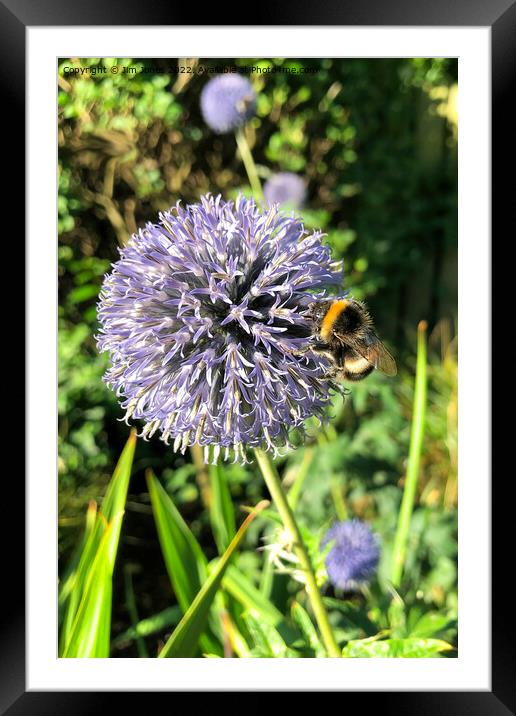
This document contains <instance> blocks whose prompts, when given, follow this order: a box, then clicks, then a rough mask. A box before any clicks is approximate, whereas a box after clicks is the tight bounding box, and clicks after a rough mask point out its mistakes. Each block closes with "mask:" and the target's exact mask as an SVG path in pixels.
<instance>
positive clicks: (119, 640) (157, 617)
mask: <svg viewBox="0 0 516 716" xmlns="http://www.w3.org/2000/svg"><path fill="white" fill-rule="evenodd" d="M181 616H182V612H181V608H180V607H178V606H174V607H167V609H164V610H163V611H162V612H158V614H154V615H153V616H151V617H147V618H146V619H141V620H140V621H139V622H138V624H135V625H134V626H132V627H129V629H126V630H125V631H124V632H122V633H121V634H118V636H117V637H115V639H113V646H119V645H120V644H123V643H124V642H128V641H133V640H134V639H136V638H137V637H140V638H143V637H145V636H151V635H152V634H156V632H159V631H162V630H163V629H166V628H167V627H171V626H175V625H176V624H177V623H178V622H179V620H180V619H181Z"/></svg>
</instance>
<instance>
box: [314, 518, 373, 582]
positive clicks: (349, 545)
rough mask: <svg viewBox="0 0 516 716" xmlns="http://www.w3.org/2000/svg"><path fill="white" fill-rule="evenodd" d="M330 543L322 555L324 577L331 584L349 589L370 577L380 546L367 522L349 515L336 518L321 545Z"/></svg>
mask: <svg viewBox="0 0 516 716" xmlns="http://www.w3.org/2000/svg"><path fill="white" fill-rule="evenodd" d="M330 542H333V546H332V547H331V549H330V551H329V552H328V554H327V555H326V570H327V572H328V579H329V581H330V582H331V584H333V586H334V587H338V588H339V589H342V590H344V591H352V590H355V589H357V588H360V587H361V586H364V585H366V584H367V583H368V582H369V581H370V580H371V578H372V577H373V575H374V573H375V571H376V567H377V566H378V560H379V557H380V550H379V546H378V542H377V539H376V537H375V535H374V534H373V532H372V531H371V528H370V527H369V525H367V524H366V523H365V522H361V521H360V520H357V519H353V520H347V521H346V522H336V523H335V524H334V525H333V526H332V527H331V528H330V529H329V530H328V531H327V532H326V534H325V535H324V537H323V539H322V541H321V547H325V546H326V545H328V544H329V543H330Z"/></svg>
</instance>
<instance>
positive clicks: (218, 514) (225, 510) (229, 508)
mask: <svg viewBox="0 0 516 716" xmlns="http://www.w3.org/2000/svg"><path fill="white" fill-rule="evenodd" d="M210 483H211V494H212V499H211V503H210V521H211V527H212V530H213V536H214V538H215V543H216V545H217V549H218V550H219V554H222V553H223V552H224V550H225V549H227V546H228V545H229V543H230V542H231V540H232V539H233V537H234V536H235V534H236V523H235V509H234V507H233V500H232V499H231V493H230V491H229V487H228V483H227V479H226V473H225V471H224V470H223V469H222V468H221V467H220V466H219V465H211V466H210Z"/></svg>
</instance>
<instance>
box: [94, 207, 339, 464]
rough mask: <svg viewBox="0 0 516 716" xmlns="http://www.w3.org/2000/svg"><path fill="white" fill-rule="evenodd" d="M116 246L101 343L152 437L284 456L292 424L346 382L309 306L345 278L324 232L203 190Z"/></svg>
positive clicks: (132, 411)
mask: <svg viewBox="0 0 516 716" xmlns="http://www.w3.org/2000/svg"><path fill="white" fill-rule="evenodd" d="M120 254H121V257H120V260H119V261H117V262H116V263H115V264H114V265H113V269H112V271H111V273H110V274H108V275H107V276H106V277H105V280H104V284H103V287H102V292H101V296H100V302H99V306H98V318H99V322H100V325H101V331H100V334H99V336H98V337H97V341H98V346H99V349H100V350H101V351H109V353H110V357H111V363H112V367H111V368H110V370H108V372H107V374H106V376H105V380H106V382H107V383H108V384H109V385H110V386H111V387H112V388H113V389H114V390H115V391H116V393H117V395H119V396H123V398H124V400H123V402H122V406H123V407H124V408H125V410H126V420H127V419H129V418H135V419H140V420H144V421H145V423H146V424H145V427H144V428H143V436H144V437H150V436H152V435H153V434H154V433H156V432H157V431H159V433H160V434H161V438H162V439H163V440H164V441H165V442H167V443H168V442H169V440H172V441H173V445H174V449H175V450H181V451H183V452H184V450H185V449H186V447H187V446H189V445H193V444H194V443H196V444H199V445H202V446H205V447H208V446H213V452H212V457H213V459H215V460H216V459H217V457H218V455H219V453H220V452H221V450H222V451H223V456H224V458H225V459H228V457H229V456H230V454H233V456H234V458H235V459H237V460H245V457H246V455H245V448H246V447H262V448H263V449H266V450H270V451H272V452H273V453H274V454H277V451H278V448H279V447H282V446H286V447H288V446H289V440H288V435H289V431H290V430H291V429H292V428H300V429H301V430H302V427H303V422H304V420H305V419H306V418H308V417H310V416H313V415H315V416H318V417H319V418H320V419H323V418H324V416H325V408H326V406H327V405H328V403H329V400H330V394H331V391H332V389H335V388H336V385H335V384H334V383H333V381H332V380H328V378H327V369H328V363H327V359H326V358H324V357H323V356H320V355H317V354H315V353H313V352H312V351H311V350H310V341H309V337H310V323H309V320H308V319H307V318H306V317H305V316H304V315H303V312H304V310H305V309H306V308H307V306H308V305H310V303H312V302H313V300H314V298H315V297H316V296H321V295H323V294H324V288H325V287H326V286H328V285H329V284H332V283H337V284H338V283H340V282H341V280H342V273H341V267H340V265H338V264H335V263H334V262H332V259H331V255H330V250H329V248H328V247H327V246H324V245H323V244H322V242H321V234H320V233H319V232H314V233H311V234H308V233H307V232H306V231H305V229H304V227H303V225H302V223H301V222H300V221H299V220H298V219H295V218H293V217H287V216H284V215H282V214H281V213H280V212H279V211H278V210H277V209H276V208H271V209H268V210H266V211H264V210H261V209H259V208H258V207H257V205H256V204H255V202H254V200H253V199H245V198H243V197H242V196H239V197H238V199H237V200H236V202H235V203H233V202H226V201H224V200H223V199H222V198H221V197H220V196H218V197H216V198H214V197H212V196H206V197H202V198H201V200H200V203H198V204H193V205H188V206H186V207H182V206H181V205H180V204H179V203H178V204H177V206H176V207H174V208H173V209H171V210H170V211H167V212H164V213H163V214H160V217H159V223H157V224H152V223H148V224H147V225H146V226H145V228H144V229H142V230H140V231H139V233H138V234H135V235H134V236H133V237H132V238H131V240H130V242H129V244H128V245H127V246H126V247H125V248H123V249H121V251H120Z"/></svg>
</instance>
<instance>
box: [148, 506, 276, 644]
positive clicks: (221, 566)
mask: <svg viewBox="0 0 516 716" xmlns="http://www.w3.org/2000/svg"><path fill="white" fill-rule="evenodd" d="M268 505H269V502H267V501H266V500H263V501H262V502H260V503H259V504H258V505H257V506H256V508H255V509H254V511H253V512H251V514H249V515H248V516H247V517H246V519H245V520H244V522H243V523H242V525H241V526H240V528H239V529H238V532H237V533H236V535H235V536H234V538H233V539H232V540H231V543H230V545H229V547H228V548H227V550H226V551H225V552H224V554H223V555H222V557H221V558H220V560H219V561H218V562H217V565H216V566H215V567H214V569H213V571H212V572H211V574H210V576H209V577H208V579H207V580H206V582H205V583H204V585H203V586H202V588H201V590H200V591H199V593H198V594H197V596H196V597H195V599H194V600H193V602H192V604H191V606H190V607H189V609H188V610H187V612H186V614H185V615H184V617H183V618H182V619H181V621H180V623H179V624H178V626H177V628H176V629H175V630H174V632H173V634H172V636H171V637H170V639H169V640H168V641H167V643H166V644H165V646H164V647H163V649H162V650H161V652H160V654H159V656H160V657H167V658H171V657H191V656H193V655H194V654H195V651H196V649H197V643H198V641H199V637H200V635H201V634H202V632H203V630H204V628H205V627H206V623H207V620H208V613H209V610H210V607H211V604H212V602H213V600H214V598H215V595H216V593H217V591H218V589H219V587H220V583H221V581H222V578H223V576H224V572H225V570H226V568H227V566H228V564H229V560H230V559H231V557H232V556H233V554H234V553H235V551H236V549H237V548H238V546H239V545H240V542H241V541H242V539H243V537H244V535H245V533H246V531H247V528H248V527H249V525H250V524H251V522H252V521H253V519H254V518H255V516H256V515H257V514H258V513H259V512H261V510H263V509H264V508H265V507H267V506H268Z"/></svg>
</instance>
